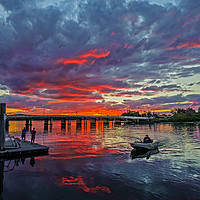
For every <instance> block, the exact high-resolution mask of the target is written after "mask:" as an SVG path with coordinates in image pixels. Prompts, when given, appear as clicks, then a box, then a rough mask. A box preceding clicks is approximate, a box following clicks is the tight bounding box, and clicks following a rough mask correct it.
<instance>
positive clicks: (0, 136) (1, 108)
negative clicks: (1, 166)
mask: <svg viewBox="0 0 200 200" xmlns="http://www.w3.org/2000/svg"><path fill="white" fill-rule="evenodd" d="M5 113H6V104H5V103H1V104H0V160H2V159H10V158H21V157H27V156H36V155H47V154H48V150H49V147H47V146H43V145H40V144H37V143H33V144H31V143H30V142H29V141H20V140H17V139H16V138H15V137H13V136H10V135H9V134H8V135H5V132H6V131H5V127H6V118H7V116H6V114H5Z"/></svg>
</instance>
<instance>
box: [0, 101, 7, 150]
mask: <svg viewBox="0 0 200 200" xmlns="http://www.w3.org/2000/svg"><path fill="white" fill-rule="evenodd" d="M5 114H6V104H5V103H1V104H0V151H4V150H5V118H6V116H5Z"/></svg>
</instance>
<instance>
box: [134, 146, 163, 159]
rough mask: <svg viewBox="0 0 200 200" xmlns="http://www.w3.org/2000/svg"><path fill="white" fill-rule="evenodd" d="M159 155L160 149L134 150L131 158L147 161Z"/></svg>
mask: <svg viewBox="0 0 200 200" xmlns="http://www.w3.org/2000/svg"><path fill="white" fill-rule="evenodd" d="M157 153H159V150H158V148H156V149H151V150H149V149H143V150H140V149H139V150H138V149H133V150H132V151H131V155H130V156H131V158H132V159H135V158H146V159H149V158H150V156H151V155H153V154H157Z"/></svg>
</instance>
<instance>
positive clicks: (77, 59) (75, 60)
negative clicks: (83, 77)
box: [56, 49, 110, 65]
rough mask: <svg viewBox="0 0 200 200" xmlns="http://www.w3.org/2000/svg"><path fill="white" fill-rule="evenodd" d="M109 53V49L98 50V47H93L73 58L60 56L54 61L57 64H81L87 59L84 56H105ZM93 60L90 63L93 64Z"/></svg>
mask: <svg viewBox="0 0 200 200" xmlns="http://www.w3.org/2000/svg"><path fill="white" fill-rule="evenodd" d="M109 54H110V51H108V50H105V51H103V50H98V49H93V50H90V51H88V52H86V53H83V54H81V55H79V56H75V57H74V58H69V59H66V58H60V59H58V60H57V61H56V62H57V63H58V64H63V65H68V64H77V65H83V64H85V63H87V62H88V59H86V58H90V59H92V58H105V57H107V56H108V55H109ZM94 62H95V60H93V61H92V62H90V63H91V64H93V63H94Z"/></svg>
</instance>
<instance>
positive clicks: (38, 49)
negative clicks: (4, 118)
mask: <svg viewBox="0 0 200 200" xmlns="http://www.w3.org/2000/svg"><path fill="white" fill-rule="evenodd" d="M0 102H1V103H7V113H12V114H15V113H16V114H20V113H25V114H43V113H45V114H70V115H73V114H83V115H121V114H122V113H123V112H126V111H127V110H135V111H140V112H143V111H146V110H150V111H152V112H165V111H170V110H172V109H175V108H188V107H192V108H194V109H197V108H198V107H200V1H199V0H73V1H72V0H34V1H32V0H15V1H11V0H1V1H0Z"/></svg>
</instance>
